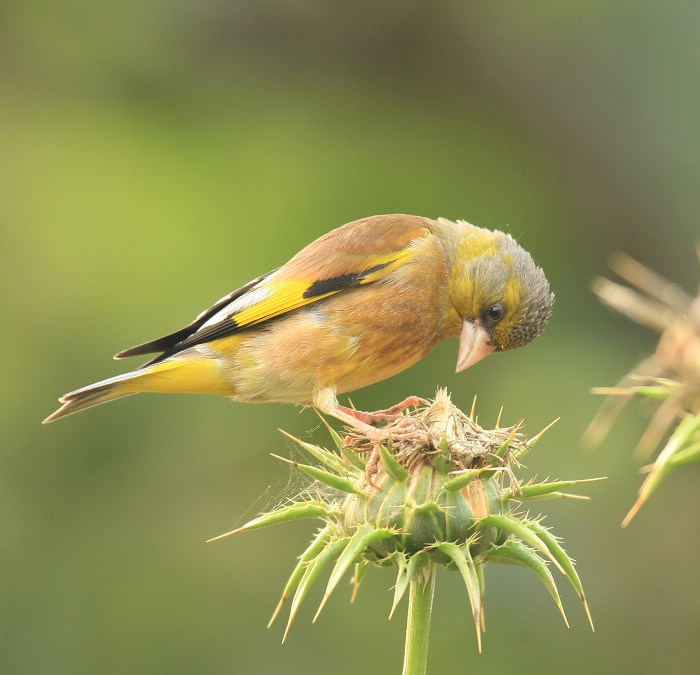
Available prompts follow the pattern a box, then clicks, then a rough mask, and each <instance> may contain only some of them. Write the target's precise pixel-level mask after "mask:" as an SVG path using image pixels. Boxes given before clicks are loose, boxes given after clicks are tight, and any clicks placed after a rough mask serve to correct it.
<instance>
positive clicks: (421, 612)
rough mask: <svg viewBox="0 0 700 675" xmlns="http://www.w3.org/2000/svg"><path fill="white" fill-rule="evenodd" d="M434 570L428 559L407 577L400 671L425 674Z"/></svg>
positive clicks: (406, 674)
mask: <svg viewBox="0 0 700 675" xmlns="http://www.w3.org/2000/svg"><path fill="white" fill-rule="evenodd" d="M436 571H437V566H436V564H435V563H434V562H432V561H431V562H429V563H428V564H427V565H425V567H423V568H422V569H421V570H416V574H414V575H413V577H412V578H411V581H410V584H411V585H410V590H409V599H408V618H407V620H406V647H405V649H404V655H403V675H425V673H426V671H427V668H428V638H429V636H430V618H431V615H432V612H433V595H434V594H435V576H436Z"/></svg>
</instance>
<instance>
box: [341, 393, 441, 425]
mask: <svg viewBox="0 0 700 675" xmlns="http://www.w3.org/2000/svg"><path fill="white" fill-rule="evenodd" d="M428 403H429V401H426V400H425V399H424V398H420V397H419V396H409V397H408V398H407V399H404V400H403V401H401V403H397V404H396V405H393V406H391V408H387V409H386V410H375V411H373V412H364V411H362V410H355V409H354V408H346V407H345V406H343V405H339V406H337V408H336V410H341V411H342V412H344V413H346V414H348V415H351V416H352V417H354V418H355V419H356V420H361V421H362V422H365V423H366V424H368V425H376V424H381V423H382V422H393V421H394V420H396V419H398V418H399V417H401V416H402V413H403V411H404V410H406V408H410V407H411V406H419V405H428ZM338 419H340V418H338Z"/></svg>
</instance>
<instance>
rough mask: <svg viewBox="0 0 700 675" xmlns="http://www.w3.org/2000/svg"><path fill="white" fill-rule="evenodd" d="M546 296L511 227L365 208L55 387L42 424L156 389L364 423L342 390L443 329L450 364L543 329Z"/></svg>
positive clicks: (412, 352) (397, 365) (381, 375)
mask: <svg viewBox="0 0 700 675" xmlns="http://www.w3.org/2000/svg"><path fill="white" fill-rule="evenodd" d="M553 302H554V295H553V294H552V293H550V290H549V283H548V282H547V279H546V278H545V275H544V273H543V271H542V270H541V269H540V268H539V267H537V265H535V263H534V261H533V260H532V257H531V256H530V254H529V253H527V252H526V251H525V250H524V249H523V248H521V247H520V246H519V245H518V244H517V242H516V241H515V240H514V239H513V238H512V237H511V236H510V235H508V234H505V233H503V232H500V231H497V230H496V231H491V230H487V229H483V228H480V227H476V226H474V225H470V224H469V223H467V222H465V221H457V222H452V221H450V220H447V219H445V218H438V219H437V220H432V219H430V218H421V217H419V216H409V215H403V214H396V215H382V216H371V217H369V218H363V219H361V220H356V221H354V222H352V223H347V224H346V225H343V226H341V227H339V228H337V229H335V230H332V231H331V232H328V233H327V234H325V235H323V236H322V237H320V238H319V239H317V240H316V241H314V242H312V243H311V244H309V245H308V246H307V247H306V248H304V249H302V250H301V251H300V252H299V253H297V254H296V255H295V256H294V257H293V258H292V259H291V260H290V261H289V262H287V263H286V264H284V265H283V266H282V267H279V268H278V269H276V270H273V271H272V272H269V273H268V274H264V275H263V276H260V277H258V278H257V279H254V280H253V281H251V282H249V283H247V284H246V285H245V286H242V287H241V288H239V289H238V290H236V291H234V292H233V293H231V294H230V295H227V296H225V297H224V298H222V299H221V300H219V301H218V302H217V303H216V304H214V305H213V306H212V307H211V308H209V309H207V310H206V311H204V312H202V313H201V314H200V315H199V316H198V317H197V318H196V319H195V320H194V321H193V322H192V323H190V324H189V325H188V326H185V327H184V328H182V329H180V330H178V331H176V332H174V333H171V334H170V335H166V336H164V337H161V338H158V339H156V340H152V341H150V342H146V343H144V344H140V345H137V346H136V347H131V348H130V349H126V350H125V351H123V352H120V353H119V354H117V355H116V356H115V357H114V358H116V359H122V358H125V357H130V356H141V355H144V354H153V353H155V354H157V356H155V358H153V359H151V360H150V361H149V362H148V363H146V364H145V365H143V366H141V367H140V368H137V369H136V370H133V371H131V372H128V373H124V374H123V375H117V376H116V377H110V378H108V379H106V380H102V381H100V382H96V383H95V384H91V385H89V386H87V387H83V388H82V389H76V390H75V391H73V392H70V393H69V394H66V395H65V396H62V397H61V398H60V401H61V402H62V403H63V405H62V406H61V407H60V408H59V409H58V410H57V411H56V412H54V413H53V414H52V415H49V417H47V418H46V419H45V420H44V422H45V423H46V422H53V421H54V420H57V419H60V418H62V417H66V416H67V415H71V414H73V413H76V412H79V411H81V410H85V409H87V408H91V407H92V406H95V405H99V404H101V403H106V402H108V401H113V400H115V399H117V398H122V397H124V396H129V395H131V394H136V393H139V392H160V393H204V394H220V395H223V396H229V397H230V398H232V399H233V400H235V401H245V402H250V403H259V402H266V401H277V402H285V403H294V404H300V405H303V406H315V407H316V408H317V409H319V410H320V411H322V412H324V413H326V414H329V415H331V416H334V417H336V418H338V419H340V420H343V421H344V422H346V423H350V424H352V425H354V426H360V427H362V428H366V427H367V426H368V424H369V423H370V422H371V421H372V420H370V418H363V417H362V416H363V415H365V413H360V412H358V411H355V410H350V409H348V408H346V407H344V406H341V405H339V403H338V399H337V396H338V394H342V393H346V392H350V391H354V390H355V389H360V388H361V387H366V386H367V385H370V384H373V383H375V382H379V381H381V380H384V379H386V378H388V377H391V376H392V375H396V374H397V373H400V372H401V371H402V370H405V369H406V368H408V367H409V366H411V365H413V364H414V363H416V362H417V361H419V360H420V359H421V358H423V357H424V356H425V355H426V354H428V353H429V352H430V351H431V350H432V349H433V348H434V347H435V346H436V345H437V344H438V343H440V342H442V341H443V340H445V339H447V338H452V337H457V338H459V349H458V353H457V372H460V371H462V370H465V369H466V368H469V366H472V365H474V364H475V363H476V362H477V361H479V360H481V359H482V358H483V357H485V356H487V355H488V354H490V353H491V352H502V351H506V350H508V349H513V348H515V347H521V346H523V345H525V344H527V343H528V342H530V341H531V340H533V339H534V338H535V337H537V335H539V334H540V333H541V332H542V330H543V328H544V327H545V325H546V323H547V321H548V319H549V316H550V314H551V310H552V303H553ZM413 400H415V399H411V400H409V399H407V401H413ZM399 407H400V406H397V407H396V408H399ZM392 412H396V409H392Z"/></svg>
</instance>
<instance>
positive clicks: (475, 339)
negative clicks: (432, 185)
mask: <svg viewBox="0 0 700 675" xmlns="http://www.w3.org/2000/svg"><path fill="white" fill-rule="evenodd" d="M460 224H462V225H464V226H466V227H467V229H466V230H464V231H463V235H462V237H460V242H459V245H458V247H457V249H458V250H457V256H456V263H455V267H454V268H453V271H452V275H451V278H450V299H451V302H452V307H453V314H455V315H456V316H455V317H454V318H455V319H456V320H457V321H458V322H460V323H461V325H460V327H459V336H460V344H459V355H458V358H457V372H460V371H462V370H465V369H466V368H469V366H472V365H474V364H475V363H476V362H477V361H480V360H481V359H482V358H484V357H485V356H487V355H488V354H490V353H491V352H494V351H499V352H502V351H506V350H508V349H514V348H515V347H522V346H523V345H525V344H527V343H528V342H530V341H531V340H533V339H534V338H536V337H537V336H538V335H539V334H540V333H541V332H542V330H543V329H544V327H545V325H546V324H547V321H548V320H549V316H550V314H551V312H552V304H553V302H554V294H553V293H551V292H550V290H549V282H548V281H547V279H546V277H545V276H544V272H543V271H542V270H541V269H540V268H539V267H537V265H535V262H534V260H533V259H532V257H531V256H530V254H529V253H528V252H527V251H525V250H524V249H523V248H522V247H521V246H520V245H519V244H518V243H517V242H516V241H515V239H513V238H512V237H511V236H510V235H508V234H505V233H503V232H499V231H491V230H485V229H482V228H478V227H474V226H472V225H468V224H467V223H460Z"/></svg>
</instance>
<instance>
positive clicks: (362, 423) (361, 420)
mask: <svg viewBox="0 0 700 675" xmlns="http://www.w3.org/2000/svg"><path fill="white" fill-rule="evenodd" d="M427 403H428V401H426V400H425V399H422V398H419V397H418V396H410V397H409V398H407V399H406V400H404V401H401V403H398V404H396V405H395V406H392V407H391V408H388V409H387V410H378V411H375V412H363V411H361V410H354V409H352V408H346V407H345V406H337V408H335V410H334V411H333V413H332V414H333V416H334V417H335V418H336V419H339V420H341V421H342V422H345V423H346V424H347V425H348V426H349V427H351V433H350V434H349V435H348V436H347V438H346V441H345V442H346V444H347V445H348V447H351V448H352V449H353V450H355V451H356V452H369V453H370V455H369V458H368V459H367V462H366V464H365V480H366V481H367V483H368V484H369V485H371V486H372V487H375V488H376V485H375V484H374V482H373V480H372V479H373V478H374V476H375V475H376V474H377V471H378V468H379V459H380V457H381V451H380V448H381V446H382V445H386V444H388V443H390V442H394V441H409V440H413V439H418V438H421V439H424V438H425V436H426V430H425V429H424V428H423V427H422V426H420V425H419V424H418V423H417V419H416V418H415V417H411V416H405V415H403V414H402V413H403V411H404V410H405V409H406V408H408V407H411V406H418V405H423V404H427ZM381 422H389V423H390V424H389V426H386V427H380V428H377V427H376V426H374V424H379V423H381ZM353 432H354V433H353ZM358 441H359V442H358ZM368 446H369V447H368Z"/></svg>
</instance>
